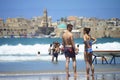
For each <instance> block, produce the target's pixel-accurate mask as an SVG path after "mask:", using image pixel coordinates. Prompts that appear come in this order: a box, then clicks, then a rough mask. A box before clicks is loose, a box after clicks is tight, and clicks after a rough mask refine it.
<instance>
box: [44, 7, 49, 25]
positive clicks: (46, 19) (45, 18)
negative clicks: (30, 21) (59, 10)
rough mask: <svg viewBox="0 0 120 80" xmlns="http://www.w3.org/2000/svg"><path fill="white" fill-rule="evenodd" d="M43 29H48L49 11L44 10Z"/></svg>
mask: <svg viewBox="0 0 120 80" xmlns="http://www.w3.org/2000/svg"><path fill="white" fill-rule="evenodd" d="M43 27H48V16H47V9H44V12H43Z"/></svg>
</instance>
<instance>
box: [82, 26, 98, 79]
mask: <svg viewBox="0 0 120 80" xmlns="http://www.w3.org/2000/svg"><path fill="white" fill-rule="evenodd" d="M89 32H90V28H84V30H83V33H84V35H83V39H84V45H85V47H84V59H85V63H86V75H87V77H89V70H90V69H91V71H92V76H94V66H93V64H92V52H93V51H92V44H93V43H95V42H96V39H95V38H93V37H91V36H90V35H89Z"/></svg>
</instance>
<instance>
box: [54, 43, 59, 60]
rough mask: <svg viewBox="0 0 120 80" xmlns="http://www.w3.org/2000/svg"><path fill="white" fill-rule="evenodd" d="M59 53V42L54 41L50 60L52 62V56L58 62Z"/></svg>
mask: <svg viewBox="0 0 120 80" xmlns="http://www.w3.org/2000/svg"><path fill="white" fill-rule="evenodd" d="M59 53H60V44H59V42H54V46H53V53H52V62H54V57H55V58H56V62H58V54H59Z"/></svg>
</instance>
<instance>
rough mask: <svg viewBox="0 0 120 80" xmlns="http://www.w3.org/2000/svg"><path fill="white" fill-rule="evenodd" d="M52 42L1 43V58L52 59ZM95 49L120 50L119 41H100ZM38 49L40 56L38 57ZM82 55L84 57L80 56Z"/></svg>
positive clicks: (13, 59)
mask: <svg viewBox="0 0 120 80" xmlns="http://www.w3.org/2000/svg"><path fill="white" fill-rule="evenodd" d="M49 46H50V44H35V45H22V44H18V45H7V44H5V45H1V46H0V60H1V61H2V60H4V61H5V60H6V61H7V60H11V61H15V60H51V56H49V55H48V48H49ZM93 50H120V43H119V42H108V43H99V44H94V45H93ZM38 51H39V52H40V57H38ZM83 52H84V44H79V53H80V54H79V55H78V56H79V59H83ZM80 56H82V57H80ZM59 57H61V58H59V59H61V60H65V58H64V56H62V55H60V56H59Z"/></svg>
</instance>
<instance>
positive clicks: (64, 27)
mask: <svg viewBox="0 0 120 80" xmlns="http://www.w3.org/2000/svg"><path fill="white" fill-rule="evenodd" d="M58 28H59V29H66V28H67V25H66V24H64V23H62V24H59V25H58Z"/></svg>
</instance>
